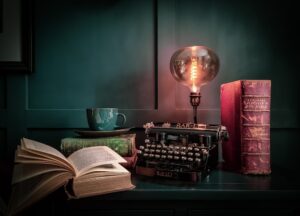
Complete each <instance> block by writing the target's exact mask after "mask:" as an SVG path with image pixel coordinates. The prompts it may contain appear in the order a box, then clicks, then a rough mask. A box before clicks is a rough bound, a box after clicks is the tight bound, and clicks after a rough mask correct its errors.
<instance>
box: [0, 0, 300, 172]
mask: <svg viewBox="0 0 300 216" xmlns="http://www.w3.org/2000/svg"><path fill="white" fill-rule="evenodd" d="M33 9H34V10H33V34H32V36H33V60H34V72H33V73H32V74H20V73H19V74H15V73H13V72H10V73H6V74H1V75H0V151H1V154H0V156H1V157H9V158H12V155H13V150H14V149H15V146H16V145H17V144H18V143H19V139H20V138H21V137H23V136H26V137H29V138H32V139H37V140H40V141H43V142H45V143H48V144H51V145H53V146H55V147H58V146H59V141H60V139H61V138H63V137H65V136H72V135H74V134H73V130H74V129H75V128H86V127H87V122H86V119H85V108H86V107H111V106H113V107H119V108H120V109H121V111H122V112H124V113H126V114H127V116H128V123H127V126H141V125H142V124H143V123H145V122H147V121H170V122H174V121H175V122H176V121H182V122H185V121H191V119H192V118H191V110H190V105H189V101H188V94H189V92H188V89H187V88H185V87H183V86H180V85H178V84H177V83H176V82H175V81H174V80H173V78H172V77H171V75H170V72H169V60H170V57H171V55H172V54H173V52H174V51H175V50H176V49H178V48H181V47H184V46H190V45H205V46H208V47H210V48H212V49H213V50H215V51H216V53H217V54H218V55H219V57H220V61H221V69H220V72H219V75H218V76H217V77H216V79H215V80H214V81H212V82H211V83H210V84H208V85H207V86H205V87H203V89H202V95H203V97H202V102H201V105H200V108H199V109H200V111H199V114H200V119H201V121H202V122H206V123H219V122H220V112H219V108H220V105H219V86H220V84H221V83H224V82H229V81H233V80H237V79H271V80H272V111H271V127H272V130H271V142H272V144H271V145H272V163H273V165H278V166H282V167H287V168H289V167H292V168H293V167H296V165H295V164H297V163H299V160H298V158H297V152H299V150H300V147H299V143H298V142H297V140H298V139H297V135H298V134H299V113H298V110H299V96H297V95H296V93H297V92H299V84H298V82H299V79H298V73H297V72H298V71H297V70H298V64H297V61H299V60H298V59H299V52H298V50H297V45H298V38H299V34H298V33H296V27H297V26H298V20H299V15H298V13H297V11H296V7H295V5H294V4H293V3H292V1H285V4H282V3H280V2H273V3H267V1H260V2H259V3H258V2H253V1H217V0H215V1H213V0H210V1H207V0H205V1H204V0H199V1H192V0H168V1H167V0H166V1H157V2H156V1H151V0H145V1H139V0H135V1H133V0H132V1H130V0H127V1H126V0H112V1H109V0H104V1H97V0H90V1H84V0H72V1H71V0H70V1H67V0H63V1H61V0H60V1H59V0H55V1H53V0H51V1H50V0H46V1H34V3H33Z"/></svg>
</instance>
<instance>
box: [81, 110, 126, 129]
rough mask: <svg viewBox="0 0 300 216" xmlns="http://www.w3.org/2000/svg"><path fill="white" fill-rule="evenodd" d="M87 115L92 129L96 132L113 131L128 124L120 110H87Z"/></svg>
mask: <svg viewBox="0 0 300 216" xmlns="http://www.w3.org/2000/svg"><path fill="white" fill-rule="evenodd" d="M86 115H87V120H88V124H89V127H90V129H91V130H96V131H112V130H115V129H116V128H118V127H122V126H123V125H124V124H125V122H126V116H125V115H124V114H123V113H119V112H118V108H87V109H86ZM119 119H121V121H120V123H118V122H119V121H118V120H119Z"/></svg>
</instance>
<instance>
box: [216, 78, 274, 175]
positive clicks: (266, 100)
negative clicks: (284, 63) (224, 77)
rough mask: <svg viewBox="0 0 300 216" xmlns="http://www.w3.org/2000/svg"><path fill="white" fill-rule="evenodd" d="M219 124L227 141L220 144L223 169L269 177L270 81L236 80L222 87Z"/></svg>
mask: <svg viewBox="0 0 300 216" xmlns="http://www.w3.org/2000/svg"><path fill="white" fill-rule="evenodd" d="M220 99H221V124H222V125H224V126H226V127H227V130H228V132H229V136H230V138H229V140H228V141H225V142H224V144H223V157H224V165H225V168H227V169H230V170H239V171H241V173H243V174H269V173H271V165H270V107H271V81H270V80H238V81H234V82H230V83H225V84H222V85H221V94H220Z"/></svg>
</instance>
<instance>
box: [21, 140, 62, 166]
mask: <svg viewBox="0 0 300 216" xmlns="http://www.w3.org/2000/svg"><path fill="white" fill-rule="evenodd" d="M21 147H23V148H25V149H26V150H29V151H30V150H31V151H34V152H42V153H45V154H48V155H53V156H56V157H58V158H61V159H62V160H64V161H67V160H66V157H65V156H64V155H63V154H62V153H60V152H59V151H58V150H56V149H55V148H53V147H51V146H49V145H45V144H43V143H40V142H37V141H34V140H30V139H26V138H23V139H22V140H21Z"/></svg>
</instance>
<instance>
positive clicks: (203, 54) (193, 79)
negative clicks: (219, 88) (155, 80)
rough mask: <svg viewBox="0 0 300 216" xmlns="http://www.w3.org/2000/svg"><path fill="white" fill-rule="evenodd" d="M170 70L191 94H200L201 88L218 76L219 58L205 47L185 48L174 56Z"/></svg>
mask: <svg viewBox="0 0 300 216" xmlns="http://www.w3.org/2000/svg"><path fill="white" fill-rule="evenodd" d="M170 69H171V73H172V75H173V77H174V78H175V79H176V80H177V81H178V82H180V83H182V84H183V85H185V86H188V87H189V88H190V90H191V92H200V88H201V86H203V85H205V84H207V83H208V82H209V81H211V80H213V79H214V78H215V77H216V75H217V74H218V71H219V58H218V56H217V55H216V54H215V53H214V52H213V51H212V50H211V49H209V48H207V47H205V46H191V47H185V48H182V49H179V50H177V51H176V52H175V53H174V54H173V55H172V58H171V61H170Z"/></svg>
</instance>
